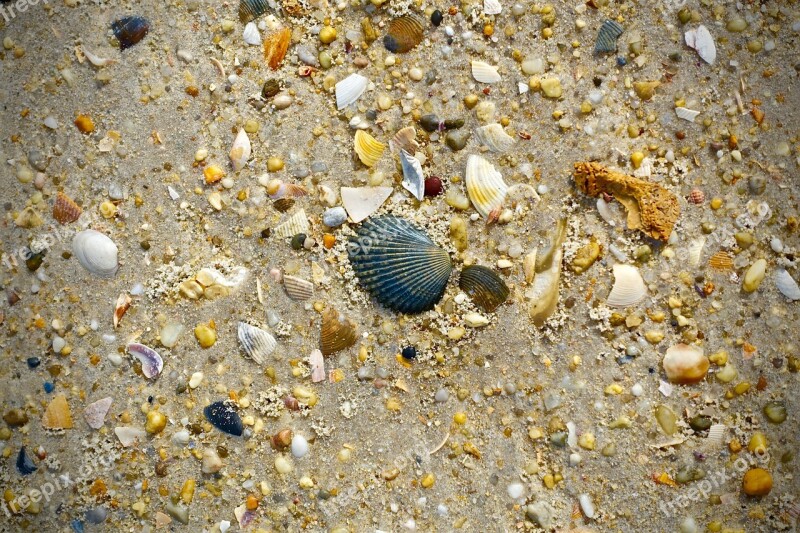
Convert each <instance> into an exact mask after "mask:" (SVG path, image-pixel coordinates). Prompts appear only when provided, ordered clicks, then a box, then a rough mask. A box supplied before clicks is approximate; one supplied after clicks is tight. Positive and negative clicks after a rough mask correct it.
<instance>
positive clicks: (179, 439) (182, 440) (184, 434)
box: [172, 429, 189, 444]
mask: <svg viewBox="0 0 800 533" xmlns="http://www.w3.org/2000/svg"><path fill="white" fill-rule="evenodd" d="M172 440H173V442H175V443H177V444H188V443H189V431H188V430H186V429H182V430H180V431H178V432H176V433H175V434H174V435H173V436H172Z"/></svg>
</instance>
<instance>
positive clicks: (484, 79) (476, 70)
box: [472, 61, 502, 83]
mask: <svg viewBox="0 0 800 533" xmlns="http://www.w3.org/2000/svg"><path fill="white" fill-rule="evenodd" d="M472 77H473V78H475V81H478V82H480V83H497V82H499V81H500V80H501V79H502V78H501V77H500V74H499V73H498V72H497V67H493V66H492V65H490V64H489V63H485V62H483V61H473V62H472Z"/></svg>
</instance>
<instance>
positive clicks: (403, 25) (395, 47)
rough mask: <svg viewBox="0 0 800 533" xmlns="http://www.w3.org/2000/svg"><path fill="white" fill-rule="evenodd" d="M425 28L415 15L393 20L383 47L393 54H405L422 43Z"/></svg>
mask: <svg viewBox="0 0 800 533" xmlns="http://www.w3.org/2000/svg"><path fill="white" fill-rule="evenodd" d="M423 37H424V26H423V25H422V21H421V20H420V19H419V18H418V17H415V16H413V15H406V16H404V17H398V18H396V19H393V20H392V21H391V22H390V23H389V27H388V32H387V35H386V36H385V37H384V38H383V46H384V47H386V49H387V50H388V51H390V52H391V53H393V54H404V53H406V52H408V51H409V50H411V49H412V48H414V47H415V46H417V45H418V44H419V43H421V42H422V38H423Z"/></svg>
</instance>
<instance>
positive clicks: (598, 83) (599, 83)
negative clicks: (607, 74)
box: [592, 76, 603, 87]
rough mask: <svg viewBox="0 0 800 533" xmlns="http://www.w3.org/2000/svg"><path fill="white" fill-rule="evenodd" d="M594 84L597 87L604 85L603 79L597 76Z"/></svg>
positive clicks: (593, 81)
mask: <svg viewBox="0 0 800 533" xmlns="http://www.w3.org/2000/svg"><path fill="white" fill-rule="evenodd" d="M592 83H594V86H595V87H600V86H601V85H602V84H603V78H601V77H599V76H595V78H594V79H593V80H592Z"/></svg>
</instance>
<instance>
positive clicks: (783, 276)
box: [775, 268, 800, 301]
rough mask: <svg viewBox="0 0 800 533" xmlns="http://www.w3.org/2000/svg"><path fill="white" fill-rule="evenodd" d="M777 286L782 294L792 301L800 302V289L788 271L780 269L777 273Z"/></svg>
mask: <svg viewBox="0 0 800 533" xmlns="http://www.w3.org/2000/svg"><path fill="white" fill-rule="evenodd" d="M775 285H776V286H777V287H778V290H779V291H781V294H783V295H784V296H786V297H787V298H789V299H790V300H793V301H796V300H800V287H798V286H797V282H796V281H795V280H794V278H792V276H791V274H789V273H788V272H787V271H786V269H784V268H779V269H778V270H777V271H776V272H775Z"/></svg>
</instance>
